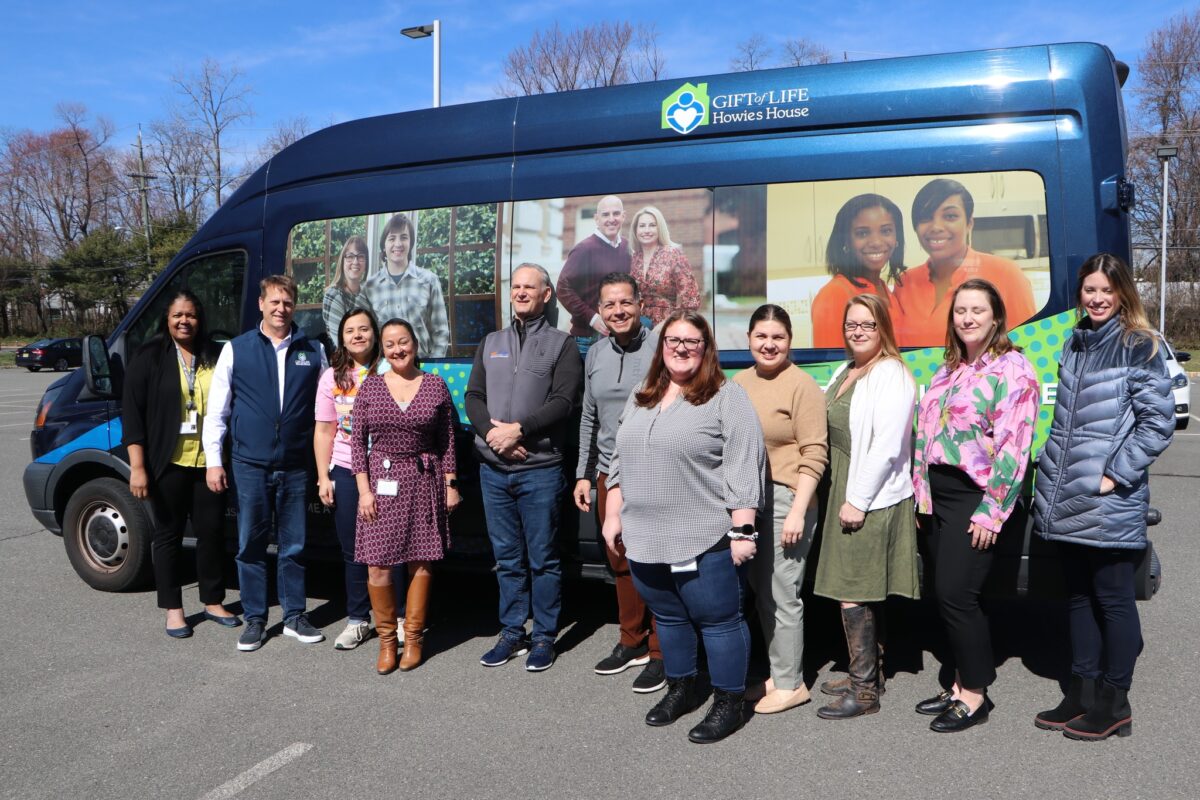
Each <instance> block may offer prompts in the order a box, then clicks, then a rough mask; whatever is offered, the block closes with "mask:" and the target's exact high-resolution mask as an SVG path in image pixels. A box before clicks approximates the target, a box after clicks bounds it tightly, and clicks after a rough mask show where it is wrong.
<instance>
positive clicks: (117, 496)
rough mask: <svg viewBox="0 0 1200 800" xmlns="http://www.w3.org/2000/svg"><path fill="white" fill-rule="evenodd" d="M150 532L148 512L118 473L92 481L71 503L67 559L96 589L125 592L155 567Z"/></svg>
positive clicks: (65, 538)
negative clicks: (117, 476) (152, 566)
mask: <svg viewBox="0 0 1200 800" xmlns="http://www.w3.org/2000/svg"><path fill="white" fill-rule="evenodd" d="M151 535H152V527H151V522H150V515H149V514H147V513H146V509H145V507H144V506H143V505H142V504H141V503H140V502H138V501H137V500H136V499H134V497H133V495H131V494H130V493H129V487H128V486H127V485H126V484H125V483H124V482H122V481H119V480H117V479H116V478H97V479H96V480H93V481H88V482H87V483H85V484H84V485H83V486H81V487H79V489H77V490H76V491H75V493H74V494H73V495H71V500H70V502H68V503H67V510H66V513H65V514H64V517H63V543H64V545H65V546H66V548H67V558H68V559H69V560H70V561H71V566H72V567H74V568H75V572H77V573H78V574H79V577H81V578H83V580H84V582H85V583H87V584H88V585H89V586H91V587H92V588H93V589H100V590H102V591H106V592H124V591H127V590H129V589H134V588H137V587H139V586H142V585H144V584H145V583H146V582H147V579H148V578H149V576H150V569H151V561H150V538H151Z"/></svg>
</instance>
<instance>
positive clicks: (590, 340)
mask: <svg viewBox="0 0 1200 800" xmlns="http://www.w3.org/2000/svg"><path fill="white" fill-rule="evenodd" d="M598 338H599V337H598V336H597V335H596V334H594V333H593V334H592V335H591V336H576V337H575V346H576V347H577V348H579V357H580V358H587V354H588V350H590V349H591V348H592V345H594V344H595V343H596V339H598Z"/></svg>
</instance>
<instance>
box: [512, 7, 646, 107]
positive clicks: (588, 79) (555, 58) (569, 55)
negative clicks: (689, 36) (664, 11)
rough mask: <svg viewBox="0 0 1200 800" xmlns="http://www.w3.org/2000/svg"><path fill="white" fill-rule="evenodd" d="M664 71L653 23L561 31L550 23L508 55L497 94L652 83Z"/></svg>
mask: <svg viewBox="0 0 1200 800" xmlns="http://www.w3.org/2000/svg"><path fill="white" fill-rule="evenodd" d="M665 69H666V59H665V58H664V57H663V55H662V52H661V51H660V50H659V49H658V31H657V29H656V28H655V27H654V26H653V25H636V26H635V25H633V24H631V23H629V22H598V23H595V24H593V25H588V26H585V27H582V28H576V29H574V30H571V31H564V30H563V29H562V28H561V27H559V25H558V23H557V22H556V23H555V24H554V25H553V27H551V28H549V29H548V30H544V31H537V32H535V33H534V34H533V37H532V38H531V39H530V40H529V43H528V44H526V45H524V46H522V47H517V48H515V49H514V50H512V51H511V52H509V54H508V55H507V56H506V57H505V59H504V83H503V84H501V85H500V86H499V87H498V89H497V92H498V93H499V94H500V95H502V96H506V97H513V96H516V95H530V94H542V93H545V92H565V91H570V90H572V89H590V88H595V87H598V86H617V85H620V84H625V83H633V82H640V81H647V80H657V79H658V78H661V77H663V75H664V72H665Z"/></svg>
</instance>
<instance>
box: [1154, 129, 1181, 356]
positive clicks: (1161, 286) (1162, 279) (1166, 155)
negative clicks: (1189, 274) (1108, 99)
mask: <svg viewBox="0 0 1200 800" xmlns="http://www.w3.org/2000/svg"><path fill="white" fill-rule="evenodd" d="M1178 153H1179V148H1178V147H1160V148H1158V151H1157V155H1158V160H1159V161H1160V162H1162V174H1163V185H1162V211H1161V213H1162V254H1161V256H1160V258H1159V272H1158V330H1159V332H1160V333H1162V335H1163V336H1164V337H1165V336H1166V335H1167V180H1168V176H1169V175H1170V174H1171V159H1172V158H1175V156H1176V155H1178Z"/></svg>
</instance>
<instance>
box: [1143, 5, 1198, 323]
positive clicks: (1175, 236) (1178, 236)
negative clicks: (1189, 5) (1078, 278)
mask: <svg viewBox="0 0 1200 800" xmlns="http://www.w3.org/2000/svg"><path fill="white" fill-rule="evenodd" d="M1137 75H1138V78H1139V83H1140V88H1139V89H1138V90H1136V93H1135V94H1136V96H1137V104H1136V116H1135V119H1134V124H1133V125H1132V127H1133V129H1134V135H1133V137H1131V142H1130V150H1129V164H1128V172H1129V176H1130V179H1131V180H1132V181H1133V182H1134V183H1135V184H1137V186H1138V189H1139V198H1140V199H1139V202H1138V205H1137V207H1136V208H1135V209H1134V211H1133V213H1132V222H1133V225H1132V233H1133V239H1134V255H1135V258H1134V262H1135V263H1134V267H1135V269H1138V270H1139V271H1140V272H1141V273H1142V274H1143V276H1144V277H1145V278H1147V279H1148V282H1150V283H1152V284H1155V285H1156V284H1157V283H1158V278H1157V276H1158V273H1159V267H1160V264H1159V253H1160V250H1159V240H1160V238H1161V230H1162V228H1161V225H1162V211H1163V210H1162V199H1161V186H1162V166H1161V164H1160V162H1159V160H1158V158H1157V155H1156V150H1157V148H1158V147H1161V146H1163V145H1170V146H1175V147H1177V148H1178V157H1177V158H1175V159H1173V160H1172V163H1171V170H1170V177H1171V180H1170V186H1169V187H1168V192H1169V203H1170V219H1169V223H1170V224H1169V228H1168V231H1167V247H1168V258H1167V280H1168V282H1169V283H1171V284H1173V285H1175V286H1177V287H1180V288H1179V289H1178V290H1177V291H1176V293H1175V294H1171V293H1168V295H1167V320H1166V322H1167V323H1168V324H1169V325H1170V328H1169V330H1166V331H1165V332H1166V333H1168V334H1169V335H1170V337H1171V338H1173V339H1182V340H1183V341H1186V342H1188V343H1189V344H1192V345H1194V344H1198V343H1200V139H1198V138H1197V137H1198V136H1200V10H1198V11H1192V12H1183V13H1180V14H1178V15H1176V16H1174V17H1172V18H1171V19H1169V20H1168V21H1167V22H1166V23H1165V24H1164V25H1163V26H1162V27H1160V28H1158V29H1157V30H1155V31H1153V32H1152V33H1151V34H1150V36H1149V37H1148V39H1147V41H1146V47H1145V49H1144V50H1143V52H1142V57H1141V58H1140V59H1139V60H1138V64H1137ZM1148 299H1149V298H1148ZM1153 299H1154V300H1155V301H1157V299H1158V297H1157V294H1156V296H1155V297H1154V298H1153ZM1154 305H1155V309H1157V302H1155V304H1154ZM1154 316H1155V317H1157V314H1155V315H1154Z"/></svg>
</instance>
